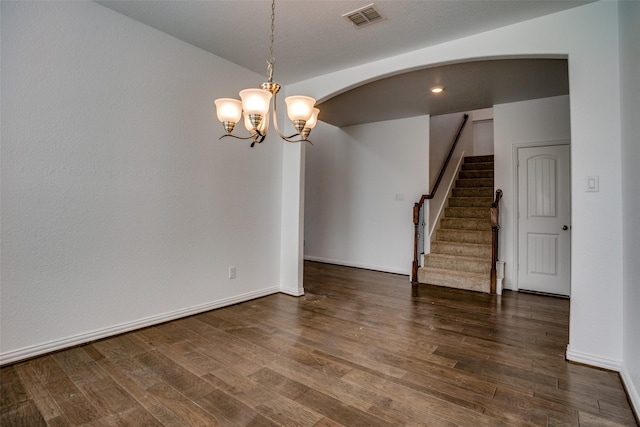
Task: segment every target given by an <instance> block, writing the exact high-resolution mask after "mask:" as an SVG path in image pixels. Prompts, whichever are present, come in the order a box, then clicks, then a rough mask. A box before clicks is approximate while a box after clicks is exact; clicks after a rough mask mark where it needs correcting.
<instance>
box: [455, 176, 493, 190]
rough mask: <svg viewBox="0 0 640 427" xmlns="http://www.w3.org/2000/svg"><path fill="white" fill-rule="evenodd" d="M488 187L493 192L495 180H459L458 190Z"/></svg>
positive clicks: (457, 182) (457, 181) (457, 183)
mask: <svg viewBox="0 0 640 427" xmlns="http://www.w3.org/2000/svg"><path fill="white" fill-rule="evenodd" d="M469 187H474V188H475V187H488V188H491V191H493V178H477V179H475V178H474V179H457V180H456V188H469Z"/></svg>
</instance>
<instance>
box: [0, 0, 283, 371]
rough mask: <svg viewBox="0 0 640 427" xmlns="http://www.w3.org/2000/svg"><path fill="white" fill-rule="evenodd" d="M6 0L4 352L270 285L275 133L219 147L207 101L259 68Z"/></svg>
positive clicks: (276, 211)
mask: <svg viewBox="0 0 640 427" xmlns="http://www.w3.org/2000/svg"><path fill="white" fill-rule="evenodd" d="M1 7H2V153H1V154H2V224H1V226H2V253H1V255H2V271H1V273H2V300H1V322H0V323H1V328H2V331H1V332H2V341H1V356H2V360H3V361H6V360H10V359H13V358H16V357H21V356H24V355H31V354H32V353H33V352H39V351H41V350H46V349H50V348H56V347H57V346H64V345H67V344H73V343H76V342H78V341H82V340H86V339H92V338H95V337H97V336H101V335H103V334H109V333H113V332H119V331H121V330H123V329H128V328H132V327H137V326H140V325H143V324H146V323H153V322H157V321H159V320H164V319H166V318H168V317H172V316H179V315H182V314H185V313H189V312H192V311H198V310H203V309H206V308H208V307H211V306H216V305H219V304H226V303H229V302H233V301H237V300H239V299H246V298H249V297H251V296H255V295H260V294H263V293H269V292H274V291H277V290H278V288H279V280H280V277H279V264H280V251H279V247H280V218H281V194H282V189H281V180H282V146H281V143H280V142H279V141H267V142H266V143H264V144H262V145H261V146H259V147H257V148H255V149H249V147H248V144H246V143H241V142H238V141H237V140H233V141H229V140H225V141H222V142H218V141H217V138H218V136H219V135H220V134H221V133H222V127H221V126H220V124H219V123H217V121H216V120H215V113H214V111H213V106H212V101H213V99H214V98H217V97H221V96H234V95H235V94H236V93H237V91H238V90H239V89H242V88H243V87H246V86H254V85H255V84H256V82H260V81H261V79H262V77H260V76H258V75H255V74H253V73H251V72H248V71H246V70H243V69H241V68H239V67H237V66H235V65H233V64H231V63H228V62H226V61H224V60H222V59H220V58H217V57H215V56H213V55H211V54H209V53H206V52H204V51H202V50H200V49H197V48H194V47H193V46H190V45H187V44H185V43H183V42H180V41H178V40H176V39H174V38H172V37H169V36H167V35H165V34H162V33H160V32H157V31H155V30H152V29H151V28H148V27H146V26H144V25H141V24H139V23H137V22H135V21H133V20H131V19H128V18H125V17H124V16H122V15H119V14H117V13H115V12H113V11H111V10H109V9H106V8H104V7H102V6H100V5H98V4H96V3H93V2H2V6H1ZM230 265H234V266H236V268H237V278H236V279H234V280H229V279H228V267H229V266H230Z"/></svg>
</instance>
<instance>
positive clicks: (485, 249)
mask: <svg viewBox="0 0 640 427" xmlns="http://www.w3.org/2000/svg"><path fill="white" fill-rule="evenodd" d="M431 253H432V254H434V253H435V254H447V255H461V256H468V257H476V258H486V259H491V245H487V244H478V243H460V242H440V241H437V240H436V241H434V242H431Z"/></svg>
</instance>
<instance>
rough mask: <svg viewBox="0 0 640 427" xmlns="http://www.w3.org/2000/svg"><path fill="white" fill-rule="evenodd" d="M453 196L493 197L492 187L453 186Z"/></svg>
mask: <svg viewBox="0 0 640 427" xmlns="http://www.w3.org/2000/svg"><path fill="white" fill-rule="evenodd" d="M453 197H491V198H493V187H491V188H489V187H486V188H454V189H453Z"/></svg>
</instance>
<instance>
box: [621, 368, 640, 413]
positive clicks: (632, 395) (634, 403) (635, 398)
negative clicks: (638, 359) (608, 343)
mask: <svg viewBox="0 0 640 427" xmlns="http://www.w3.org/2000/svg"><path fill="white" fill-rule="evenodd" d="M620 378H622V384H623V385H624V388H625V390H626V392H627V397H628V398H629V402H630V403H631V409H632V410H633V412H634V414H635V416H636V421H639V420H640V393H639V392H638V389H637V388H636V386H635V384H634V383H633V380H632V379H631V375H629V372H628V371H627V369H626V367H625V366H624V364H623V365H622V369H621V370H620Z"/></svg>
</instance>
